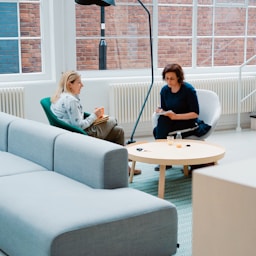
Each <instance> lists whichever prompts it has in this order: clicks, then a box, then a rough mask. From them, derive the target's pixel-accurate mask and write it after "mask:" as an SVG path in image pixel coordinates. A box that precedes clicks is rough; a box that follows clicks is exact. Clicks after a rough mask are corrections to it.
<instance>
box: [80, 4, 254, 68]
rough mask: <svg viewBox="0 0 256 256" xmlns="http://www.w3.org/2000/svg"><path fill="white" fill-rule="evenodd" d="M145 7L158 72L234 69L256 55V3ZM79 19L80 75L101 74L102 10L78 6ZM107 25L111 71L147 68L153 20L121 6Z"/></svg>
mask: <svg viewBox="0 0 256 256" xmlns="http://www.w3.org/2000/svg"><path fill="white" fill-rule="evenodd" d="M142 2H143V3H144V4H145V6H146V7H147V8H148V10H149V11H150V13H151V19H152V31H153V41H154V51H157V54H156V60H155V63H154V64H155V67H158V68H162V67H163V66H165V65H166V63H169V62H178V63H180V64H181V65H182V66H184V67H192V68H201V67H202V68H206V67H207V68H211V67H230V66H237V65H241V64H242V63H243V62H244V61H245V60H247V59H249V58H251V57H252V56H253V55H255V54H256V27H255V23H256V1H255V0H248V1H245V0H216V1H213V0H198V1H193V0H158V1H157V0H154V1H153V0H144V1H142ZM76 17H77V19H76V35H77V37H76V38H77V43H76V46H77V69H78V70H81V71H82V70H98V69H99V61H100V58H99V43H100V40H101V36H100V35H101V30H100V28H101V27H100V23H101V20H100V17H101V7H99V6H96V5H86V6H82V5H76ZM105 21H106V28H105V36H104V39H105V42H106V44H107V53H106V63H107V65H106V66H107V67H106V69H109V70H123V69H143V68H144V69H145V68H148V67H149V62H150V44H149V29H148V17H147V14H146V12H145V11H144V10H143V8H142V7H141V6H140V5H139V3H138V1H136V0H133V1H124V0H116V6H109V7H105ZM250 64H251V65H252V64H254V65H255V64H256V61H254V62H252V63H250Z"/></svg>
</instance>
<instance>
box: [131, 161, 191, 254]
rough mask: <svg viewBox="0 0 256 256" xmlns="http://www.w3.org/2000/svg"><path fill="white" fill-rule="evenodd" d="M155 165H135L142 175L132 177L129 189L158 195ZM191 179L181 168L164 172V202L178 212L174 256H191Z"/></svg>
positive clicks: (157, 173)
mask: <svg viewBox="0 0 256 256" xmlns="http://www.w3.org/2000/svg"><path fill="white" fill-rule="evenodd" d="M154 167H155V165H150V164H144V163H137V164H136V169H138V168H139V169H141V170H142V174H141V175H138V176H134V178H133V183H130V184H129V186H130V187H131V188H135V189H138V190H141V191H144V192H146V193H149V194H151V195H154V196H157V194H158V178H159V172H156V171H155V170H154ZM191 188H192V177H191V176H188V177H185V176H184V175H183V172H182V166H173V168H171V169H168V170H166V181H165V198H164V199H165V200H167V201H169V202H172V203H173V204H175V205H176V207H177V211H178V243H179V248H178V249H177V253H176V254H175V256H191V255H192V201H191V195H192V193H191Z"/></svg>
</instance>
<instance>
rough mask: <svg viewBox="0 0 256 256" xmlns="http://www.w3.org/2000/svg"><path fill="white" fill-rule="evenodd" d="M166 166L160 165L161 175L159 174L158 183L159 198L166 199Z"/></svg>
mask: <svg viewBox="0 0 256 256" xmlns="http://www.w3.org/2000/svg"><path fill="white" fill-rule="evenodd" d="M165 169H166V166H165V165H160V170H159V172H160V174H159V182H158V197H160V198H164V190H165Z"/></svg>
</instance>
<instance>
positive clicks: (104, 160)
mask: <svg viewBox="0 0 256 256" xmlns="http://www.w3.org/2000/svg"><path fill="white" fill-rule="evenodd" d="M54 171H56V172H58V173H61V174H63V175H65V176H67V177H70V178H72V179H74V180H77V181H79V182H82V183H84V184H86V185H88V186H91V187H93V188H105V189H112V188H121V187H127V186H128V153H127V149H126V148H125V147H123V146H120V145H117V144H114V143H111V142H108V141H105V140H101V139H97V138H94V137H90V136H84V135H81V134H76V133H66V134H61V135H60V136H58V137H57V139H56V142H55V149H54Z"/></svg>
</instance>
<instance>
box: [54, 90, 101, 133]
mask: <svg viewBox="0 0 256 256" xmlns="http://www.w3.org/2000/svg"><path fill="white" fill-rule="evenodd" d="M51 110H52V112H53V113H54V114H55V115H56V116H57V117H58V118H59V119H60V120H62V121H64V122H66V123H68V124H71V125H74V126H78V127H80V128H82V129H86V128H88V127H89V126H91V125H92V123H93V122H94V121H95V120H96V119H97V116H96V115H95V114H94V113H92V114H90V115H89V116H88V117H87V118H85V119H84V112H83V107H82V105H81V103H80V99H79V96H78V95H76V96H74V95H72V94H70V93H66V92H63V93H62V94H61V95H60V98H59V99H58V100H57V101H56V102H55V103H52V104H51Z"/></svg>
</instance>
